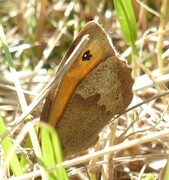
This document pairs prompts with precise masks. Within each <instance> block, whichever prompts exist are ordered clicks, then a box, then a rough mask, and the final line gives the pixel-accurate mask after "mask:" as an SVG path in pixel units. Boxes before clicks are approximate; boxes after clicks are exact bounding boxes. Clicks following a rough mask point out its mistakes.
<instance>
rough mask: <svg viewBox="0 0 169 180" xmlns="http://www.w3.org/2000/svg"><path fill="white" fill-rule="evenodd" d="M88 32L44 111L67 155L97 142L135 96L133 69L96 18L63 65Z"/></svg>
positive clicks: (44, 116)
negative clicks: (81, 47) (84, 44)
mask: <svg viewBox="0 0 169 180" xmlns="http://www.w3.org/2000/svg"><path fill="white" fill-rule="evenodd" d="M87 34H88V35H89V42H88V44H87V46H86V47H85V48H84V49H83V50H82V52H81V53H80V54H79V56H78V57H77V59H76V60H75V62H74V63H73V64H72V66H71V67H70V68H69V70H68V71H67V72H66V74H65V75H64V76H63V78H62V79H61V80H60V82H59V84H58V85H57V87H55V88H54V89H53V90H52V91H51V92H50V94H49V95H48V96H47V98H46V101H45V104H44V107H43V110H42V114H41V120H42V121H45V122H48V123H49V124H51V125H52V126H53V127H55V128H56V130H57V132H58V134H59V137H60V141H61V145H62V148H63V153H64V156H65V157H68V156H69V155H71V154H75V153H78V152H80V151H83V150H86V149H87V148H89V147H91V146H92V145H94V144H95V143H96V140H97V137H98V133H99V132H100V131H101V130H102V128H103V127H104V126H105V125H106V124H108V123H109V121H110V120H111V119H112V118H113V117H114V116H115V115H117V114H121V113H122V112H124V110H125V109H126V108H127V106H128V105H129V103H130V102H131V100H132V97H133V95H132V85H133V79H132V77H131V69H130V68H129V67H128V66H127V63H126V61H124V60H120V59H119V57H118V55H117V53H116V50H115V49H114V47H113V45H112V44H111V42H110V41H109V39H108V36H107V35H106V33H105V31H104V30H103V29H102V27H101V26H100V25H99V24H97V23H95V22H89V23H88V24H86V26H85V27H84V28H83V29H82V30H81V32H80V33H79V34H78V36H77V37H76V39H75V40H74V42H73V44H72V45H71V47H70V48H69V50H68V52H67V54H66V55H65V57H64V58H63V60H62V62H61V65H60V68H61V67H63V66H64V64H65V62H66V60H67V58H68V57H69V56H70V54H71V53H72V51H73V49H74V48H75V47H76V45H77V44H78V43H79V41H80V40H81V38H82V37H83V36H84V35H87Z"/></svg>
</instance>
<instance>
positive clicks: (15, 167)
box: [0, 117, 24, 176]
mask: <svg viewBox="0 0 169 180" xmlns="http://www.w3.org/2000/svg"><path fill="white" fill-rule="evenodd" d="M5 132H6V128H5V125H4V123H3V120H2V118H1V117H0V136H2V135H3V133H5ZM1 145H2V148H3V150H4V153H5V155H6V157H7V160H8V161H9V165H10V168H11V171H12V172H13V174H14V175H15V176H20V175H23V174H24V173H23V170H22V167H21V165H20V162H19V159H18V157H17V155H16V152H15V150H14V146H13V144H12V141H11V139H10V138H9V136H7V137H6V138H5V139H4V140H3V141H2V142H1ZM11 151H13V152H11Z"/></svg>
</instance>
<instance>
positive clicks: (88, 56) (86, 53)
mask: <svg viewBox="0 0 169 180" xmlns="http://www.w3.org/2000/svg"><path fill="white" fill-rule="evenodd" d="M91 57H92V54H90V50H87V51H86V52H85V53H84V54H83V56H82V61H89V60H90V59H91Z"/></svg>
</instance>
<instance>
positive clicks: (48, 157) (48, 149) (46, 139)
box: [41, 128, 57, 179]
mask: <svg viewBox="0 0 169 180" xmlns="http://www.w3.org/2000/svg"><path fill="white" fill-rule="evenodd" d="M41 136H42V141H41V145H42V153H43V158H44V165H45V168H50V167H53V166H55V165H56V161H55V156H54V152H53V146H52V141H51V139H50V133H49V131H48V130H47V129H46V128H42V129H41ZM49 176H50V179H56V177H57V173H56V171H55V172H51V173H49Z"/></svg>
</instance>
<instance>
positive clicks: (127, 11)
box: [114, 0, 137, 48]
mask: <svg viewBox="0 0 169 180" xmlns="http://www.w3.org/2000/svg"><path fill="white" fill-rule="evenodd" d="M114 6H115V9H116V12H117V17H118V20H119V23H120V26H121V30H122V33H123V35H124V39H125V41H126V42H127V43H128V44H130V45H131V46H132V48H135V47H134V46H135V45H134V43H135V41H136V40H137V24H136V19H135V15H134V11H133V7H132V4H131V0H124V1H122V0H114Z"/></svg>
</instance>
